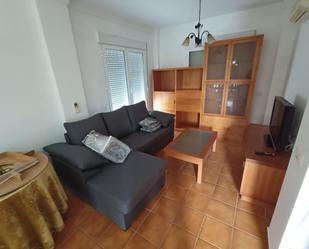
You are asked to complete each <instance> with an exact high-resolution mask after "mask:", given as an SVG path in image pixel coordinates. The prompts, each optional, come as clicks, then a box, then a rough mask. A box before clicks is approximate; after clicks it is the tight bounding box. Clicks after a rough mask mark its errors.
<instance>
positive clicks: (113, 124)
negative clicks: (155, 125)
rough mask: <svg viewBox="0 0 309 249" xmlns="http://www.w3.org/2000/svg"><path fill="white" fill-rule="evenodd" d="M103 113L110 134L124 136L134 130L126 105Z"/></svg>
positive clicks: (118, 136)
mask: <svg viewBox="0 0 309 249" xmlns="http://www.w3.org/2000/svg"><path fill="white" fill-rule="evenodd" d="M102 115H103V118H104V121H105V124H106V126H107V129H108V131H109V133H110V135H112V136H114V137H116V138H122V137H124V136H127V135H129V134H130V133H132V132H133V131H134V128H133V127H132V124H131V121H130V118H129V114H128V111H127V107H126V106H123V107H121V108H119V109H117V110H115V111H112V112H105V113H103V114H102Z"/></svg>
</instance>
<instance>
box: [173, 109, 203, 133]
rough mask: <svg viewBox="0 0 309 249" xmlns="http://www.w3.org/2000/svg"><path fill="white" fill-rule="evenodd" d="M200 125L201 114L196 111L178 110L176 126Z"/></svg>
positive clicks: (191, 126)
mask: <svg viewBox="0 0 309 249" xmlns="http://www.w3.org/2000/svg"><path fill="white" fill-rule="evenodd" d="M199 126H200V114H199V113H196V112H181V111H176V128H180V129H184V128H198V127H199Z"/></svg>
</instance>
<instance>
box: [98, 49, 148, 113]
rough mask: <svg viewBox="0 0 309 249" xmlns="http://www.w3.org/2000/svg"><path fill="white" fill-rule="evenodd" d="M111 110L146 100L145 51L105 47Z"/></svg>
mask: <svg viewBox="0 0 309 249" xmlns="http://www.w3.org/2000/svg"><path fill="white" fill-rule="evenodd" d="M104 57H105V69H106V78H107V82H108V86H109V93H110V100H111V101H110V103H111V109H112V110H115V109H118V108H120V107H121V106H123V105H129V104H134V103H137V102H139V101H142V100H145V99H146V95H145V84H146V78H145V68H146V66H145V65H146V63H145V51H144V50H137V49H127V48H122V47H110V46H104Z"/></svg>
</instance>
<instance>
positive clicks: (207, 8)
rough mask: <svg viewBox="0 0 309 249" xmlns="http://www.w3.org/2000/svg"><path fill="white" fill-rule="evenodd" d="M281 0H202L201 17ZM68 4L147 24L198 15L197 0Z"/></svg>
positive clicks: (97, 0) (81, 0)
mask: <svg viewBox="0 0 309 249" xmlns="http://www.w3.org/2000/svg"><path fill="white" fill-rule="evenodd" d="M281 1H282V0H215V1H214V0H202V18H208V17H212V16H217V15H223V14H227V13H231V12H235V11H241V10H246V9H250V8H255V7H260V6H263V5H267V4H271V3H275V2H281ZM70 5H71V6H73V7H79V8H84V9H88V11H91V10H95V11H96V12H101V13H102V14H104V13H106V14H108V15H111V16H114V17H121V19H124V20H129V21H132V22H134V23H139V24H141V25H145V26H150V27H164V26H170V25H175V24H181V23H186V22H190V21H195V20H197V19H198V0H154V1H150V0H71V1H70Z"/></svg>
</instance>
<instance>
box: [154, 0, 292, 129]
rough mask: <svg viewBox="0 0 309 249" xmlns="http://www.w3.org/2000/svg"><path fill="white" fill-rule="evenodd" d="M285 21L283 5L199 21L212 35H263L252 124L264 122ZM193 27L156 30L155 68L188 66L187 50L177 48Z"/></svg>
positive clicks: (273, 5) (180, 47) (184, 26)
mask: <svg viewBox="0 0 309 249" xmlns="http://www.w3.org/2000/svg"><path fill="white" fill-rule="evenodd" d="M286 18H287V17H286V10H285V5H284V4H283V3H277V4H271V5H267V6H264V7H260V8H255V9H251V10H247V11H241V12H235V13H231V14H228V15H222V16H217V17H213V18H208V19H205V20H202V21H201V22H202V23H203V24H204V27H205V28H207V29H208V30H209V31H210V32H212V33H213V34H214V36H216V35H217V36H219V35H224V34H230V33H237V32H241V31H246V30H257V32H258V34H264V35H265V40H264V46H263V52H262V57H261V62H260V69H259V74H258V79H257V84H256V90H255V95H254V100H253V110H252V118H251V120H252V122H256V123H261V122H263V120H264V114H265V110H266V104H267V100H268V94H269V89H270V85H271V82H272V77H273V70H274V65H275V62H276V56H277V50H278V46H279V42H280V37H281V32H282V28H283V25H284V24H285V23H286ZM195 24H196V23H195V22H192V23H186V24H182V25H177V26H172V27H167V28H163V29H160V31H159V45H158V47H159V48H158V49H159V58H158V61H159V65H158V66H159V67H175V66H187V65H188V59H187V53H188V51H187V50H186V49H184V47H183V46H181V43H182V42H183V40H184V37H185V36H186V35H187V34H188V33H189V32H191V31H193V29H194V25H195Z"/></svg>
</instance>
